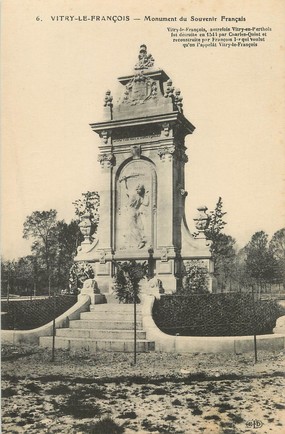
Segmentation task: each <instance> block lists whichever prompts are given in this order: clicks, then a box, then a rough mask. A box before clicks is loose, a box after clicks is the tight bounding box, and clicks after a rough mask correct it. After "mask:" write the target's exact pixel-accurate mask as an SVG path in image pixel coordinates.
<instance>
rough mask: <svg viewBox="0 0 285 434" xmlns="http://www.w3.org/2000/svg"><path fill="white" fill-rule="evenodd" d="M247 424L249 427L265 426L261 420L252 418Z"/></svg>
mask: <svg viewBox="0 0 285 434" xmlns="http://www.w3.org/2000/svg"><path fill="white" fill-rule="evenodd" d="M245 425H246V427H247V428H253V429H258V428H261V427H262V426H263V423H262V422H261V420H258V419H252V420H248V421H247V422H246V424H245Z"/></svg>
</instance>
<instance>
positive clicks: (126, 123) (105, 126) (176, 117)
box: [90, 111, 195, 135]
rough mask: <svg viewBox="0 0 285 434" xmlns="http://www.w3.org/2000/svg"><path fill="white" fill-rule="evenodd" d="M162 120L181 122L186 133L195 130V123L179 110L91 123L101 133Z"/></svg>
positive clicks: (156, 122) (158, 122)
mask: <svg viewBox="0 0 285 434" xmlns="http://www.w3.org/2000/svg"><path fill="white" fill-rule="evenodd" d="M162 122H172V123H176V124H179V126H180V128H182V129H183V130H184V133H185V135H187V134H192V133H193V131H194V130H195V127H194V125H192V124H191V122H189V121H188V119H186V118H185V116H184V115H183V114H182V113H180V112H178V111H175V112H171V113H164V114H159V115H154V116H144V117H139V118H133V119H119V120H112V121H107V122H106V121H105V122H96V123H93V124H90V126H91V128H92V130H93V131H94V132H95V133H97V134H100V133H101V132H102V131H104V130H106V131H108V130H115V129H117V128H126V127H134V126H140V125H150V124H160V123H162Z"/></svg>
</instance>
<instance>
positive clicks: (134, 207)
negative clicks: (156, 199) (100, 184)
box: [120, 175, 149, 249]
mask: <svg viewBox="0 0 285 434" xmlns="http://www.w3.org/2000/svg"><path fill="white" fill-rule="evenodd" d="M133 176H134V175H133ZM128 178H129V177H126V176H125V177H123V178H121V180H120V182H122V181H124V182H125V186H126V194H127V198H128V211H129V219H128V223H129V225H128V226H127V228H128V231H129V232H128V234H129V236H128V238H129V241H130V245H133V244H134V245H135V246H136V247H137V248H139V249H142V248H143V247H144V246H145V245H146V242H147V239H146V235H145V229H144V222H143V220H144V208H145V207H147V206H148V205H149V196H148V191H146V190H145V187H144V185H143V184H138V185H137V186H136V188H135V192H134V193H133V194H130V192H129V187H128Z"/></svg>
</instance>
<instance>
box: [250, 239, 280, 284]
mask: <svg viewBox="0 0 285 434" xmlns="http://www.w3.org/2000/svg"><path fill="white" fill-rule="evenodd" d="M245 252H246V261H245V264H246V271H247V273H248V275H249V276H250V277H251V278H253V279H254V281H255V283H256V284H257V285H258V287H259V289H262V288H263V286H264V285H265V284H266V282H272V281H274V277H275V272H276V260H275V258H274V256H273V254H272V251H270V249H269V245H268V235H267V234H266V233H265V232H264V231H259V232H256V233H255V234H253V236H252V237H251V240H250V242H249V243H248V244H247V246H246V248H245Z"/></svg>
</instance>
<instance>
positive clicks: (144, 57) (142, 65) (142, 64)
mask: <svg viewBox="0 0 285 434" xmlns="http://www.w3.org/2000/svg"><path fill="white" fill-rule="evenodd" d="M153 64H154V58H153V57H152V55H151V54H148V53H147V46H146V45H145V44H143V45H141V46H140V51H139V61H138V62H137V63H136V64H135V69H148V68H151V67H152V66H153Z"/></svg>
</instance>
